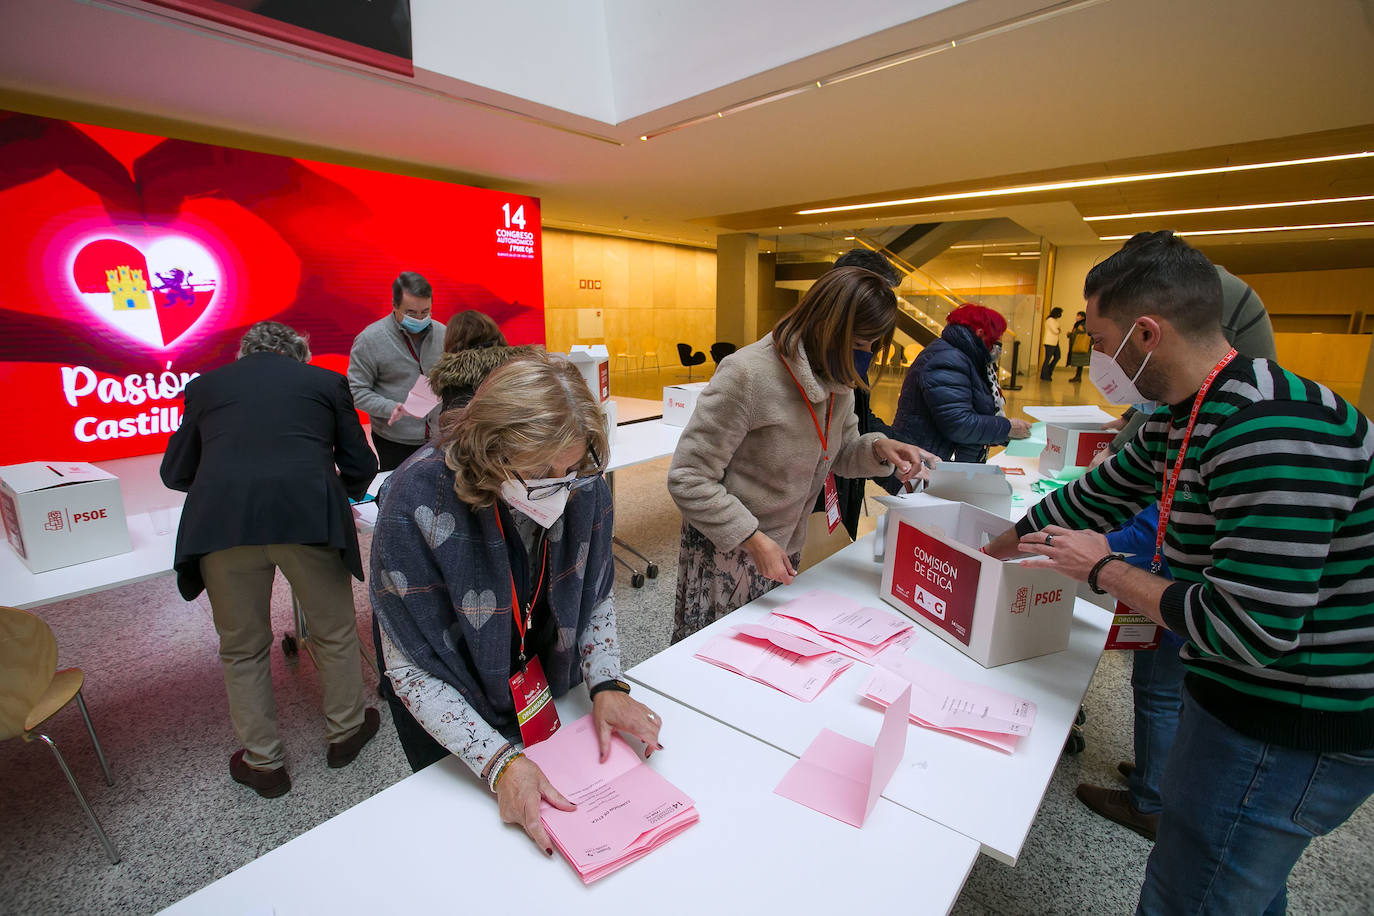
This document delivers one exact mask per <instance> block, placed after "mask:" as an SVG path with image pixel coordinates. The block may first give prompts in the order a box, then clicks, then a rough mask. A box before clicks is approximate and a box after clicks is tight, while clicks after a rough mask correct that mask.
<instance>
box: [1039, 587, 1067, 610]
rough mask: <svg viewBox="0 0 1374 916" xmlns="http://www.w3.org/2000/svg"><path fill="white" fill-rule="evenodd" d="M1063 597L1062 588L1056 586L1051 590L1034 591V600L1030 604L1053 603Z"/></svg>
mask: <svg viewBox="0 0 1374 916" xmlns="http://www.w3.org/2000/svg"><path fill="white" fill-rule="evenodd" d="M1063 597H1064V590H1063V589H1062V588H1056V589H1055V590H1054V591H1052V592H1036V593H1035V600H1034V601H1033V602H1031V606H1032V607H1039V606H1040V605H1042V604H1055V603H1057V602H1059V601H1061V600H1062V599H1063Z"/></svg>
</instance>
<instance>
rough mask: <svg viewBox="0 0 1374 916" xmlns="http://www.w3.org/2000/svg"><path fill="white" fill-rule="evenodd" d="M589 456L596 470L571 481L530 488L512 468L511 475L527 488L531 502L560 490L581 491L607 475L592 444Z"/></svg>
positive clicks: (589, 448) (526, 492)
mask: <svg viewBox="0 0 1374 916" xmlns="http://www.w3.org/2000/svg"><path fill="white" fill-rule="evenodd" d="M587 454H589V455H591V456H592V465H593V466H594V468H595V470H593V471H592V472H591V473H590V474H582V475H579V476H577V477H574V478H573V479H571V480H558V481H554V482H553V483H541V484H536V485H535V486H530V485H529V484H527V483H525V478H523V477H521V476H520V472H519V471H516V470H515V469H513V468H512V469H511V473H512V474H514V475H515V479H516V480H518V481H520V484H521V485H522V486H523V487H524V488H525V496H527V497H528V498H529V499H530V500H536V499H547V498H548V497H550V496H552V495H553V494H555V493H557V492H558V491H559V490H569V491H572V490H580V489H582V488H583V487H587V486H590V485H592V484H593V483H595V482H596V481H598V480H600V479H601V475H602V474H603V473H605V471H604V469H603V468H602V466H601V458H600V457H599V456H598V455H597V454H596V449H594V448H592V446H591V443H588V444H587Z"/></svg>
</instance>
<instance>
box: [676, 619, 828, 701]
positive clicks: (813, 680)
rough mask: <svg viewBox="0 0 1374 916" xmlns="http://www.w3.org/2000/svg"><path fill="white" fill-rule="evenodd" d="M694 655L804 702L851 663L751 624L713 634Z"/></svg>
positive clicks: (801, 640) (818, 692) (809, 699)
mask: <svg viewBox="0 0 1374 916" xmlns="http://www.w3.org/2000/svg"><path fill="white" fill-rule="evenodd" d="M764 634H767V635H764ZM793 649H795V650H798V651H791V650H793ZM696 657H697V658H699V659H701V660H702V661H704V662H710V663H711V664H713V665H717V666H719V667H721V668H724V669H725V670H726V671H733V672H735V673H736V674H742V675H744V676H745V677H747V678H749V679H750V680H751V681H758V682H759V683H760V684H767V685H768V686H769V687H773V688H775V689H777V690H781V691H782V692H783V693H785V694H787V695H788V696H790V697H796V698H797V699H798V700H801V701H802V702H804V703H810V702H811V701H812V700H814V699H815V698H816V697H817V696H819V695H820V692H821V691H822V690H824V689H825V688H826V687H828V686H829V685H830V682H831V681H833V680H835V678H837V677H839V676H840V675H841V674H844V672H845V671H847V670H849V666H850V665H852V664H853V662H851V661H850V660H849V659H847V658H845V657H844V656H843V655H841V654H839V653H838V652H831V651H830V650H829V649H826V648H824V647H822V646H817V645H814V644H812V643H809V642H807V641H806V640H803V639H797V637H795V636H788V635H787V634H786V633H768V628H767V627H761V626H757V625H755V624H745V625H744V626H742V627H736V628H735V631H734V632H732V633H727V634H724V635H722V636H717V637H716V638H715V639H713V640H711V641H710V642H708V643H707V644H706V645H704V646H702V647H701V648H700V649H698V650H697V653H696Z"/></svg>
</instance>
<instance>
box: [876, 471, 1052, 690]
mask: <svg viewBox="0 0 1374 916" xmlns="http://www.w3.org/2000/svg"><path fill="white" fill-rule="evenodd" d="M887 516H888V522H887V537H886V542H887V543H886V547H885V550H884V560H883V584H882V592H881V594H882V597H883V600H884V601H886V602H887V603H888V604H891V605H892V606H893V607H895V608H896V609H897V610H899V611H901V612H902V613H903V614H905V615H906V616H908V617H910V618H911V619H912V620H914V621H916V622H917V623H919V624H920V625H921V626H923V627H925V628H926V629H927V630H929V631H930V632H931V633H934V634H935V635H936V636H938V637H939V638H941V639H943V640H944V641H945V642H947V643H949V644H950V645H951V646H953V647H954V648H956V649H958V650H959V651H960V652H963V653H964V654H965V655H967V656H968V657H969V658H971V659H973V660H974V661H976V662H978V663H979V664H980V665H983V666H984V667H987V668H991V667H995V666H997V665H1005V664H1007V663H1008V662H1015V661H1020V660H1021V659H1024V658H1034V657H1035V656H1038V655H1048V654H1049V653H1051V652H1058V651H1060V650H1061V649H1065V648H1067V647H1068V645H1069V627H1070V625H1071V623H1072V622H1073V605H1074V600H1075V597H1076V592H1077V588H1076V585H1075V583H1074V582H1073V580H1071V579H1069V578H1067V577H1065V576H1062V575H1060V574H1059V573H1056V572H1051V571H1050V570H1046V569H1029V568H1027V567H1025V566H1022V565H1021V564H1020V563H1017V562H1004V561H1002V560H998V559H996V558H994V557H990V556H988V555H987V554H985V553H983V552H982V548H983V546H984V545H986V544H987V543H988V542H989V541H991V540H992V539H993V538H995V537H997V536H998V535H999V534H1001V533H1002V532H1003V531H1006V530H1007V529H1008V528H1010V527H1011V522H1009V521H1007V520H1006V519H1005V518H1003V517H1001V516H998V515H994V514H992V513H991V512H986V511H984V510H982V509H979V508H977V507H975V506H970V505H966V504H964V503H959V502H951V501H948V500H936V499H935V498H933V497H924V498H923V499H922V500H921V501H920V502H919V503H917V504H911V505H898V506H893V507H892V508H890V509H888V512H887Z"/></svg>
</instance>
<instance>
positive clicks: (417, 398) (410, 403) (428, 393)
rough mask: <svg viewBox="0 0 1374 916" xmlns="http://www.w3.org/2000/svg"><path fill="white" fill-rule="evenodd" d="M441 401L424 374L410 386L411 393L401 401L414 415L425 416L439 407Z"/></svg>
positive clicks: (406, 409) (407, 410)
mask: <svg viewBox="0 0 1374 916" xmlns="http://www.w3.org/2000/svg"><path fill="white" fill-rule="evenodd" d="M439 403H440V402H439V398H437V397H435V396H434V391H433V390H432V389H431V388H430V387H429V379H428V378H426V377H425V376H423V375H422V376H420V377H419V378H417V379H416V380H415V384H414V385H412V386H411V387H410V393H409V394H407V395H406V399H405V400H404V401H402V402H401V406H402V407H404V408H405V411H406V413H408V414H410V415H411V416H412V417H421V418H424V417H427V416H429V412H430V411H431V410H433V409H434V408H436V407H438V406H439Z"/></svg>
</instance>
